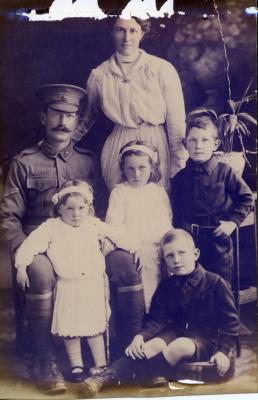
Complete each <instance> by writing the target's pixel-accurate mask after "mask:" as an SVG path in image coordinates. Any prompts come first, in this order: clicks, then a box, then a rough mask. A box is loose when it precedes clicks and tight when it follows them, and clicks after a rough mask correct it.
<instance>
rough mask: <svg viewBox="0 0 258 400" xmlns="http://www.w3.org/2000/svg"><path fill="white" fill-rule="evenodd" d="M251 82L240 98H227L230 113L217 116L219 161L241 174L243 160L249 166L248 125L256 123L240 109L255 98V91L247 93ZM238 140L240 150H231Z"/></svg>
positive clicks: (243, 164)
mask: <svg viewBox="0 0 258 400" xmlns="http://www.w3.org/2000/svg"><path fill="white" fill-rule="evenodd" d="M250 86H251V82H250V83H249V85H248V86H247V89H246V90H245V92H244V95H243V97H242V99H241V100H239V101H234V100H232V99H230V100H228V101H227V103H228V106H229V108H230V111H231V112H230V113H224V114H221V115H220V116H219V117H218V128H219V138H220V141H221V146H222V148H223V151H218V152H216V155H217V157H219V159H221V161H223V162H225V163H228V164H230V166H231V167H232V168H234V169H235V170H236V171H237V172H238V173H239V174H240V175H242V173H243V170H244V166H245V162H246V163H247V164H248V165H249V166H250V163H249V161H248V159H247V156H246V155H247V153H252V152H250V151H248V150H247V149H246V147H245V140H246V138H248V137H249V136H250V135H251V132H250V129H249V125H257V120H256V119H255V118H254V117H253V116H252V115H250V114H249V113H247V112H243V111H242V106H243V104H245V103H249V102H250V101H251V100H255V99H256V91H255V92H254V93H252V94H250V95H248V92H249V89H250ZM237 140H238V141H239V144H240V147H241V149H242V151H241V152H239V151H238V152H237V151H233V149H234V145H235V144H236V141H237Z"/></svg>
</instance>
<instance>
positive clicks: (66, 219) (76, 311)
mask: <svg viewBox="0 0 258 400" xmlns="http://www.w3.org/2000/svg"><path fill="white" fill-rule="evenodd" d="M52 201H53V203H54V204H55V207H54V213H55V218H49V219H48V220H47V221H45V222H44V223H42V224H41V225H40V226H39V227H38V228H37V229H36V230H34V231H33V232H32V233H31V234H30V235H29V236H28V237H27V238H26V239H25V240H24V242H23V243H22V245H21V246H20V247H19V249H18V251H17V254H16V258H15V266H16V268H17V282H18V284H19V285H20V287H21V288H22V289H23V290H25V288H26V286H29V284H30V283H29V279H28V275H27V272H26V270H27V266H29V265H30V264H31V263H32V261H33V258H34V256H36V255H38V254H40V253H44V252H46V253H47V255H48V257H49V259H50V260H51V262H52V263H53V267H54V270H55V273H56V274H57V285H56V297H55V304H54V312H53V320H52V326H51V332H52V334H54V335H58V336H61V337H63V338H64V343H65V347H66V351H67V354H68V358H69V361H70V365H71V374H70V375H71V376H70V378H71V380H72V381H76V382H78V381H81V380H83V379H84V366H83V360H82V355H81V342H80V338H81V337H87V341H88V344H89V347H90V349H91V352H92V356H93V359H94V362H95V366H96V368H95V372H96V371H99V370H101V367H105V366H106V352H105V344H104V339H103V333H104V332H105V330H106V327H107V322H108V318H109V315H110V310H109V302H108V295H107V293H108V287H107V285H108V284H107V282H108V281H107V279H106V274H105V259H104V256H103V255H102V253H101V251H100V242H99V241H100V240H101V239H104V237H108V238H109V239H110V240H111V241H112V242H114V243H115V244H117V245H118V246H119V247H122V248H125V249H126V250H129V251H130V249H129V248H128V247H124V243H123V235H121V233H120V232H119V230H118V229H114V228H113V227H111V226H110V225H107V224H106V223H104V222H101V221H100V220H99V219H97V218H95V217H94V216H93V207H92V202H93V193H92V189H91V187H90V186H89V185H88V184H87V183H86V182H82V181H79V180H74V181H69V182H67V183H66V184H65V185H64V187H63V188H62V189H61V190H60V191H59V192H58V193H56V194H55V195H54V196H53V198H52Z"/></svg>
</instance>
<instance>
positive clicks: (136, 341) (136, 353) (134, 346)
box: [125, 335, 145, 360]
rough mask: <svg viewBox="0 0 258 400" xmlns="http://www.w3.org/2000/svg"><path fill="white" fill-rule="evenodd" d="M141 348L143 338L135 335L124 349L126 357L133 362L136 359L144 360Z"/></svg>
mask: <svg viewBox="0 0 258 400" xmlns="http://www.w3.org/2000/svg"><path fill="white" fill-rule="evenodd" d="M143 346H144V340H143V337H142V336H141V335H136V336H135V337H134V338H133V341H132V342H131V343H130V344H129V346H128V347H127V348H126V349H125V354H126V355H127V357H131V358H132V359H133V360H135V359H136V358H145V354H144V351H143Z"/></svg>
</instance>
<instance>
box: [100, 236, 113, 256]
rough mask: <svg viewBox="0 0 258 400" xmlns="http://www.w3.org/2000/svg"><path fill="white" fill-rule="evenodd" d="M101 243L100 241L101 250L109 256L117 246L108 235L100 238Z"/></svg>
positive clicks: (104, 254)
mask: <svg viewBox="0 0 258 400" xmlns="http://www.w3.org/2000/svg"><path fill="white" fill-rule="evenodd" d="M99 243H100V251H101V253H102V254H103V256H107V255H108V254H109V253H111V252H112V251H114V250H115V248H116V246H115V245H114V243H113V242H112V241H111V240H110V239H109V238H107V237H102V238H100V239H99Z"/></svg>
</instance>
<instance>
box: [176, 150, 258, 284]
mask: <svg viewBox="0 0 258 400" xmlns="http://www.w3.org/2000/svg"><path fill="white" fill-rule="evenodd" d="M171 204H172V208H173V225H174V226H175V227H176V228H183V229H185V230H187V231H188V232H190V233H191V234H192V235H193V237H194V241H195V244H196V246H197V247H198V248H199V249H200V251H201V256H200V262H201V264H202V265H204V267H205V268H207V269H208V270H209V271H212V272H215V273H217V274H219V275H220V276H222V277H223V278H224V279H226V280H227V281H228V282H231V270H232V266H233V247H232V241H231V238H230V237H225V236H223V237H222V236H219V237H216V236H214V234H213V231H214V229H215V228H216V227H217V226H218V224H219V221H220V220H224V221H233V222H235V223H236V225H237V226H239V225H240V224H241V223H242V222H243V221H244V220H245V218H246V216H247V215H248V214H249V212H250V211H251V209H252V207H253V197H252V193H251V191H250V189H249V187H248V186H247V184H246V183H245V182H244V181H243V179H242V178H241V177H240V176H238V175H237V174H236V173H235V172H234V171H233V170H232V168H231V167H230V166H228V165H226V164H224V163H221V162H218V161H217V159H216V158H215V157H214V156H212V157H211V158H210V160H208V161H206V162H205V163H203V164H198V163H196V162H194V161H193V160H191V159H189V160H188V161H187V163H186V167H185V168H183V169H182V170H181V171H179V172H178V173H177V175H176V176H175V177H174V178H173V179H172V181H171Z"/></svg>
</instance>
